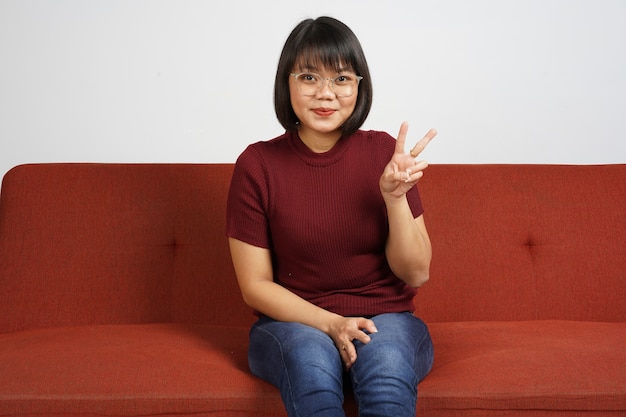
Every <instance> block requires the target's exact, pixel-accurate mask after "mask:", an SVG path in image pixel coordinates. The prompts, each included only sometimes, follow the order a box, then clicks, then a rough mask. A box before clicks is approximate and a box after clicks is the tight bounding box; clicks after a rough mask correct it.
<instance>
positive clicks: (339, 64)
mask: <svg viewBox="0 0 626 417" xmlns="http://www.w3.org/2000/svg"><path fill="white" fill-rule="evenodd" d="M328 52H329V51H327V53H324V52H323V51H312V50H308V51H304V52H302V53H300V54H299V55H298V56H297V57H296V60H295V62H294V68H297V69H299V70H306V71H327V72H342V71H352V70H353V68H352V65H350V63H348V62H347V60H345V59H344V58H343V57H341V56H340V55H339V54H338V53H328Z"/></svg>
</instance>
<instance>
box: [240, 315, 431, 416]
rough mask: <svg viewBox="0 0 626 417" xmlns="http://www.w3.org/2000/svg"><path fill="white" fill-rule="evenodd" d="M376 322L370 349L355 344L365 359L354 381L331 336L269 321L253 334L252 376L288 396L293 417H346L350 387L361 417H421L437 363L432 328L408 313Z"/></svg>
mask: <svg viewBox="0 0 626 417" xmlns="http://www.w3.org/2000/svg"><path fill="white" fill-rule="evenodd" d="M372 320H373V321H374V323H375V324H376V328H377V329H378V332H377V333H373V334H370V337H371V341H370V342H369V343H368V344H363V343H361V342H359V341H354V343H355V346H356V350H357V360H356V362H355V363H354V365H353V366H352V368H350V370H349V372H348V373H347V375H346V373H345V371H344V367H343V363H342V361H341V357H340V356H339V352H338V350H337V347H336V346H335V343H334V342H333V340H332V339H331V338H330V336H328V335H327V334H325V333H324V332H322V331H320V330H317V329H315V328H312V327H309V326H306V325H303V324H299V323H286V322H279V321H275V320H272V319H270V318H267V317H262V318H260V319H259V320H258V321H257V322H256V323H255V324H254V326H252V329H251V330H250V346H249V350H248V360H249V364H250V370H251V371H252V373H253V374H254V375H257V376H259V377H261V378H263V379H265V380H266V381H269V382H270V383H272V384H274V385H276V386H277V387H278V388H279V389H280V393H281V396H282V399H283V402H284V404H285V408H286V409H287V413H288V414H289V416H290V417H307V416H316V417H320V416H324V417H335V416H337V417H339V416H344V411H343V407H342V404H343V398H344V397H343V384H344V381H350V383H351V384H352V389H353V390H354V396H355V398H356V401H357V404H358V407H359V416H360V417H368V416H376V417H381V416H390V417H415V405H416V402H417V383H418V382H419V381H421V380H422V379H423V378H424V377H425V376H426V374H428V372H429V371H430V369H431V367H432V363H433V346H432V341H431V339H430V335H429V333H428V328H427V327H426V325H425V324H424V323H423V322H422V321H421V320H420V319H418V318H417V317H415V316H413V315H412V314H411V313H408V312H407V313H389V314H381V315H378V316H374V317H372Z"/></svg>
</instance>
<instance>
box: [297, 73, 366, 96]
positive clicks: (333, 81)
mask: <svg viewBox="0 0 626 417" xmlns="http://www.w3.org/2000/svg"><path fill="white" fill-rule="evenodd" d="M290 75H291V76H292V77H293V78H294V79H295V80H296V88H297V89H298V91H300V92H301V93H302V94H304V95H305V96H314V95H316V94H317V93H319V92H320V91H321V89H322V88H324V83H325V82H326V80H329V81H330V89H331V91H332V92H333V93H335V95H336V96H337V97H350V96H351V95H352V94H354V92H355V91H356V90H357V89H358V88H359V81H361V80H362V79H363V77H361V76H359V75H354V74H342V75H338V76H337V77H335V78H323V77H322V76H321V75H319V74H315V73H313V72H301V73H299V74H293V73H292V74H290Z"/></svg>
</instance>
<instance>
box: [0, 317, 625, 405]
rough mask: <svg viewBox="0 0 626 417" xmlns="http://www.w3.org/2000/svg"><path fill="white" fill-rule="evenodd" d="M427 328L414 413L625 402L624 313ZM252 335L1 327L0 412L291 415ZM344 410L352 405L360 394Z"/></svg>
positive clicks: (178, 328) (242, 331)
mask: <svg viewBox="0 0 626 417" xmlns="http://www.w3.org/2000/svg"><path fill="white" fill-rule="evenodd" d="M430 330H431V334H432V337H433V341H434V343H435V364H434V367H433V370H432V372H431V373H430V375H429V376H428V377H426V379H425V380H424V381H423V382H422V383H421V384H420V386H419V401H418V409H419V412H418V416H428V417H444V416H445V417H457V416H459V417H460V416H463V417H472V416H516V415H524V416H533V417H539V416H542V417H546V416H563V415H567V416H568V417H570V416H591V415H597V416H610V415H620V414H619V413H623V410H624V409H626V377H625V375H626V361H625V360H624V352H626V324H624V323H591V322H571V321H528V322H461V323H433V324H431V325H430ZM247 333H248V329H247V328H243V327H234V328H226V327H216V326H207V325H176V324H147V325H114V326H111V325H108V326H83V327H65V328H58V329H39V330H27V331H22V332H16V333H11V334H0V386H1V387H2V390H1V391H0V411H1V412H0V414H2V415H46V416H61V415H64V416H68V415H69V416H87V415H94V414H98V415H109V416H111V415H116V416H139V415H142V416H146V415H172V416H174V415H178V416H180V415H190V414H193V415H196V416H203V415H206V416H209V415H210V416H213V417H215V416H284V415H285V411H284V408H283V405H282V402H281V400H280V396H279V394H278V391H277V390H276V389H275V388H274V387H272V386H271V385H269V384H267V383H265V382H263V381H261V380H259V379H258V378H255V377H254V376H252V375H251V374H250V372H249V371H248V367H247V359H246V349H247V338H248V336H247ZM348 398H350V397H348ZM349 401H352V400H351V399H350V400H349ZM346 408H347V409H348V410H350V411H351V413H350V414H349V415H355V414H354V410H355V408H354V404H352V403H350V404H348V406H347V407H346ZM620 410H621V411H620ZM563 413H565V414H563ZM621 415H623V414H621Z"/></svg>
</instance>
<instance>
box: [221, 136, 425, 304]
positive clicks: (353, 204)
mask: <svg viewBox="0 0 626 417" xmlns="http://www.w3.org/2000/svg"><path fill="white" fill-rule="evenodd" d="M394 148H395V139H394V138H392V137H391V136H390V135H388V134H387V133H384V132H377V131H358V132H356V133H355V134H354V135H352V136H350V137H347V138H342V139H341V140H339V141H338V142H337V144H336V145H335V146H334V147H333V148H332V149H331V150H330V151H328V152H325V153H321V154H318V153H314V152H312V151H311V150H310V149H309V148H307V147H306V146H305V145H304V143H303V142H302V141H301V140H300V138H299V137H298V134H297V132H287V133H285V134H284V135H282V136H279V137H277V138H275V139H272V140H270V141H266V142H258V143H255V144H252V145H250V146H249V147H248V148H247V149H246V150H245V151H244V152H243V153H242V154H241V155H240V156H239V158H238V159H237V163H236V165H235V170H234V173H233V177H232V183H231V186H230V192H229V196H228V209H227V225H226V228H227V230H226V234H227V235H228V236H230V237H232V238H235V239H238V240H241V241H244V242H246V243H249V244H251V245H254V246H258V247H262V248H268V249H270V251H271V253H272V260H273V272H274V281H275V282H277V283H280V284H281V285H282V286H284V287H286V288H288V289H289V290H291V291H292V292H294V293H295V294H297V295H299V296H300V297H302V298H304V299H306V300H308V301H310V302H311V303H313V304H315V305H317V306H319V307H322V308H324V309H326V310H329V311H332V312H335V313H338V314H340V315H343V316H372V315H376V314H381V313H388V312H400V311H413V309H414V308H413V297H414V296H415V291H416V290H415V289H413V288H411V287H409V286H408V285H406V284H405V283H404V282H403V281H402V280H400V279H399V278H397V277H396V276H395V275H394V274H393V272H392V271H391V269H390V267H389V265H388V263H387V258H386V256H385V243H386V240H387V236H388V232H389V228H388V223H387V212H386V208H385V203H384V201H383V198H382V196H381V193H380V188H379V185H378V181H379V178H380V175H381V174H382V172H383V169H384V167H385V166H386V164H387V163H388V162H389V160H390V159H391V156H392V155H393V151H394ZM407 198H408V201H409V204H410V206H411V210H412V212H413V216H414V217H417V216H419V215H420V214H422V212H423V209H422V204H421V201H420V197H419V193H418V191H417V188H416V187H413V188H412V189H411V191H409V192H408V193H407Z"/></svg>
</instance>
